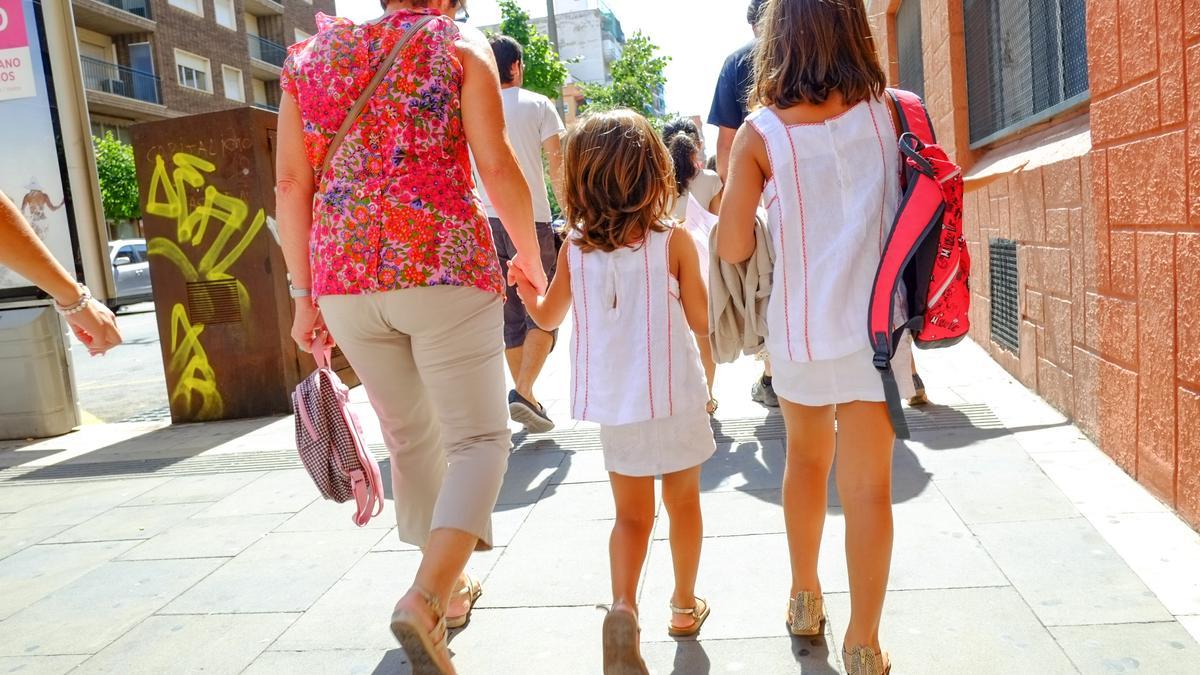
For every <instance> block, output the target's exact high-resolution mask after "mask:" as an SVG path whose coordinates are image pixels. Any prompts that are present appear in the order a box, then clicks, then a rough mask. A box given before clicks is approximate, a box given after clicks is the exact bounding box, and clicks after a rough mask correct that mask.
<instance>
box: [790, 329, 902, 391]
mask: <svg viewBox="0 0 1200 675" xmlns="http://www.w3.org/2000/svg"><path fill="white" fill-rule="evenodd" d="M874 354H875V352H874V351H872V350H871V348H870V347H868V348H866V349H864V350H862V351H858V352H855V353H853V354H850V355H849V356H843V357H841V358H838V359H827V360H824V361H808V362H803V363H802V362H799V361H787V360H783V359H776V358H775V357H774V356H772V358H771V373H772V378H771V384H772V385H774V387H775V393H776V394H777V395H778V396H779V398H782V399H784V400H786V401H790V402H792V403H798V404H800V405H807V406H822V405H835V404H837V403H852V402H854V401H884V400H887V399H886V397H885V396H884V394H883V380H882V379H881V378H880V377H879V371H878V370H875V365H874V363H873V362H872V358H873V357H874ZM892 372H893V373H895V374H896V384H897V385H898V388H899V389H900V397H901V398H903V399H909V398H912V397H913V395H914V394H915V393H916V388H915V387H914V386H913V379H912V343H911V342H910V341H909V340H908V339H907V338H906V339H904V340H901V341H900V346H899V347H897V348H896V355H895V356H894V357H892Z"/></svg>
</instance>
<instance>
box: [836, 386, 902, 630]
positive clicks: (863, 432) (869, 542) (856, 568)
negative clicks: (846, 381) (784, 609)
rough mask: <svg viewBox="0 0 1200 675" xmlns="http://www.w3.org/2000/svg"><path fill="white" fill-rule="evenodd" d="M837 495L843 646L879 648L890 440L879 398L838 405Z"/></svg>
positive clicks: (888, 554)
mask: <svg viewBox="0 0 1200 675" xmlns="http://www.w3.org/2000/svg"><path fill="white" fill-rule="evenodd" d="M837 417H838V439H837V444H838V466H837V484H838V495H839V496H840V497H841V500H842V508H843V510H844V511H845V514H846V565H847V567H848V568H849V572H850V624H849V626H848V628H847V630H846V641H845V643H844V644H845V646H846V647H848V648H851V649H853V648H854V647H858V646H867V647H870V648H871V649H874V650H876V651H879V620H880V617H881V616H882V614H883V599H884V594H885V593H886V592H887V581H888V572H889V569H890V568H891V562H892V444H893V443H894V442H895V435H894V433H893V432H892V425H891V422H890V421H889V419H888V411H887V406H886V405H885V404H883V403H866V402H856V403H849V404H845V405H840V406H838V411H837Z"/></svg>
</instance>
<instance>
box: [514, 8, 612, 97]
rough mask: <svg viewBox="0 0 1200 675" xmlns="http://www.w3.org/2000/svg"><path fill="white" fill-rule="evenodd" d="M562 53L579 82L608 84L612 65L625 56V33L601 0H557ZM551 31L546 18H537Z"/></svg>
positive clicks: (542, 29) (539, 24) (538, 24)
mask: <svg viewBox="0 0 1200 675" xmlns="http://www.w3.org/2000/svg"><path fill="white" fill-rule="evenodd" d="M554 8H555V10H557V12H556V13H555V15H554V17H555V23H556V24H557V28H558V55H559V56H561V57H562V59H563V60H564V61H566V62H567V70H568V72H570V73H571V79H572V80H574V81H575V82H591V83H597V82H598V83H607V82H610V81H611V80H612V64H613V62H614V61H616V60H617V59H619V58H621V50H622V47H623V45H624V44H625V32H624V31H623V30H622V28H621V22H620V20H618V19H617V17H616V15H615V14H613V13H612V10H610V9H609V8H608V6H607V5H605V4H604V3H603V2H601V1H600V0H555V3H554ZM533 25H534V26H535V27H536V28H537V30H538V32H539V33H542V34H543V35H545V34H547V32H548V30H549V29H548V28H547V21H546V17H541V18H538V19H534V20H533Z"/></svg>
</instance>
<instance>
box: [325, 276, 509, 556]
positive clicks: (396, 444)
mask: <svg viewBox="0 0 1200 675" xmlns="http://www.w3.org/2000/svg"><path fill="white" fill-rule="evenodd" d="M320 306H321V314H322V315H323V316H324V317H325V323H326V324H327V326H328V327H329V332H330V333H331V334H332V335H333V338H334V340H336V341H337V344H338V346H339V347H340V348H341V350H342V353H343V354H345V355H346V358H347V359H348V360H349V361H350V365H351V366H352V367H353V368H354V372H355V374H357V375H358V377H359V379H361V380H362V383H363V387H365V388H366V391H367V397H368V398H369V399H370V400H371V407H373V408H374V409H375V412H376V414H377V415H378V416H379V424H380V426H381V427H382V429H383V437H384V441H385V442H386V443H387V447H388V450H389V452H390V453H391V458H392V461H391V465H392V496H393V498H394V499H395V504H396V526H397V529H398V530H399V534H400V539H401V540H402V541H405V542H408V543H410V544H413V545H415V546H424V545H425V542H426V540H427V539H428V538H429V533H430V531H432V530H435V529H440V528H452V529H456V530H462V531H464V532H468V533H470V534H473V535H476V536H477V537H479V545H478V547H477V548H480V549H487V548H491V542H492V524H491V516H492V509H493V508H495V506H496V499H497V498H498V497H499V494H500V484H501V482H503V480H504V472H505V470H506V469H507V467H508V453H509V450H510V449H511V447H512V436H511V434H510V433H509V430H508V408H507V406H506V404H505V401H506V398H505V391H504V352H503V349H504V339H503V335H502V329H503V316H502V312H503V303H502V302H501V300H500V296H498V295H494V294H491V293H487V292H484V291H480V290H477V289H474V288H460V287H457V286H434V287H430V288H411V289H404V290H398V291H389V292H386V293H374V294H369V295H329V296H324V297H322V298H321V299H320Z"/></svg>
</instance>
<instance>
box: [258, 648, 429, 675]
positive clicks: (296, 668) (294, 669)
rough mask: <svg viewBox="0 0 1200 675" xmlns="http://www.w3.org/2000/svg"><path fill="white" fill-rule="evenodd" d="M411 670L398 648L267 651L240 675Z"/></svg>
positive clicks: (401, 673) (397, 673)
mask: <svg viewBox="0 0 1200 675" xmlns="http://www.w3.org/2000/svg"><path fill="white" fill-rule="evenodd" d="M410 672H411V670H410V669H409V666H408V661H406V660H405V658H404V650H402V649H400V648H399V647H397V648H395V649H392V650H390V651H385V650H382V649H374V650H371V649H333V650H304V651H269V652H264V653H263V654H262V655H261V656H259V657H258V658H257V659H255V661H254V663H252V664H250V667H249V668H247V669H246V670H245V671H243V675H279V674H280V673H304V675H374V674H379V675H382V674H383V673H387V674H388V675H409V673H410Z"/></svg>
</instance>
